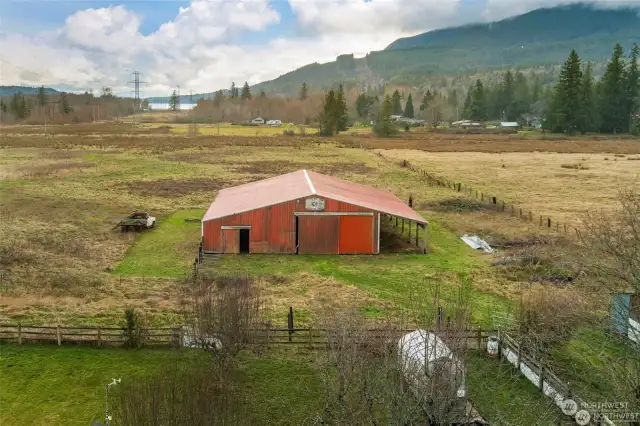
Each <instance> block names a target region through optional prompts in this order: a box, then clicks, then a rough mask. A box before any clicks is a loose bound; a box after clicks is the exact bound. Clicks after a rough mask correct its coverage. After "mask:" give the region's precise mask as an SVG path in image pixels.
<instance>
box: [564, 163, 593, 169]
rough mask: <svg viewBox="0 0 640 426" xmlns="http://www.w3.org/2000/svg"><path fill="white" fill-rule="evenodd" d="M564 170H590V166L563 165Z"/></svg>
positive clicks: (577, 164) (578, 164)
mask: <svg viewBox="0 0 640 426" xmlns="http://www.w3.org/2000/svg"><path fill="white" fill-rule="evenodd" d="M561 167H562V168H563V169H573V170H589V166H585V165H584V164H582V163H576V164H563V165H562V166H561Z"/></svg>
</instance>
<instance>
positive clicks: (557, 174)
mask: <svg viewBox="0 0 640 426" xmlns="http://www.w3.org/2000/svg"><path fill="white" fill-rule="evenodd" d="M638 145H640V141H639V142H638ZM383 152H384V155H386V156H389V157H391V158H395V159H396V160H398V161H400V160H402V159H409V161H410V162H411V164H413V165H415V166H416V167H419V168H422V169H425V170H427V171H429V172H430V173H433V174H435V175H437V176H441V177H444V178H447V179H450V180H453V181H455V182H462V183H464V184H467V185H470V186H472V187H474V188H476V189H477V190H478V191H481V192H484V193H485V196H487V197H488V196H489V195H492V196H498V198H499V199H501V200H505V201H506V202H507V203H510V204H511V203H515V204H517V205H519V206H520V207H522V208H524V209H526V210H532V211H533V212H537V213H538V214H542V215H544V216H545V217H546V216H551V217H552V218H553V219H555V220H559V221H561V222H563V223H565V222H566V223H572V224H574V225H575V224H578V223H579V221H580V219H581V216H582V215H583V214H584V213H585V212H586V211H588V210H590V209H594V208H595V209H604V210H611V209H612V208H615V207H617V205H616V199H617V196H618V189H620V188H621V187H623V186H624V185H628V184H629V183H630V182H634V181H636V182H638V181H640V155H638V154H635V155H634V154H629V155H626V154H607V153H588V154H558V153H552V152H528V153H519V152H518V153H494V154H488V153H480V152H474V153H465V154H464V155H460V154H457V153H432V152H423V151H414V150H385V151H383ZM536 219H537V216H536Z"/></svg>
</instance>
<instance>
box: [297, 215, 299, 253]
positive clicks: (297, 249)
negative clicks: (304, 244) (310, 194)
mask: <svg viewBox="0 0 640 426" xmlns="http://www.w3.org/2000/svg"><path fill="white" fill-rule="evenodd" d="M298 219H299V217H298V216H296V254H298V224H299V221H298Z"/></svg>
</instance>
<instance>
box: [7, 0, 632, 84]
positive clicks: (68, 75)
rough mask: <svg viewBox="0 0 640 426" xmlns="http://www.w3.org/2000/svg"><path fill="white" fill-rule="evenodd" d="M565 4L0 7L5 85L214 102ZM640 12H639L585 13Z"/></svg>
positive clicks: (301, 0) (283, 1)
mask: <svg viewBox="0 0 640 426" xmlns="http://www.w3.org/2000/svg"><path fill="white" fill-rule="evenodd" d="M570 3H576V2H575V1H572V0H404V1H399V0H288V1H287V0H276V1H270V0H247V1H243V0H191V1H179V0H175V1H174V0H154V1H150V0H134V1H118V0H114V1H113V2H108V1H102V0H93V1H87V0H66V1H65V0H63V1H59V0H33V1H30V0H0V84H2V85H14V84H15V85H35V86H39V85H45V86H52V87H58V88H63V89H64V88H65V87H66V88H69V87H73V88H76V89H80V90H85V89H90V88H91V89H93V90H94V91H99V89H100V87H102V86H111V87H113V88H114V92H116V93H118V94H122V95H126V94H129V93H130V87H128V86H127V81H129V80H131V79H132V76H131V72H133V71H134V70H138V71H141V72H142V73H143V76H142V79H143V80H144V81H146V82H148V83H147V84H145V85H143V89H144V92H143V95H144V96H166V95H168V94H170V92H171V91H172V90H173V89H174V88H175V87H176V86H177V85H180V86H181V88H182V89H181V91H182V93H188V91H189V90H190V89H191V90H193V91H194V93H195V92H210V91H213V90H217V89H219V88H226V87H228V86H229V85H230V84H231V81H235V82H236V83H237V84H242V83H244V81H248V82H249V83H250V84H255V83H259V82H261V81H264V80H269V79H272V78H275V77H278V76H279V75H281V74H283V73H286V72H288V71H291V70H293V69H295V68H298V67H300V66H302V65H306V64H309V63H312V62H327V61H331V60H334V59H335V57H336V56H337V55H339V54H342V53H355V54H356V55H357V56H361V55H364V54H366V53H367V52H370V51H372V50H380V49H383V48H384V47H386V46H387V45H388V44H389V43H391V42H392V41H394V40H395V39H397V38H399V37H404V36H409V35H415V34H419V33H422V32H425V31H429V30H432V29H437V28H443V27H447V26H452V25H459V24H464V23H469V22H478V21H484V22H486V21H493V20H497V19H502V18H506V17H509V16H514V15H518V14H521V13H524V12H527V11H530V10H533V9H536V8H539V7H544V6H556V5H561V4H570ZM589 3H594V4H598V5H605V6H616V5H621V4H622V5H630V4H631V5H640V0H622V1H620V0H599V1H589Z"/></svg>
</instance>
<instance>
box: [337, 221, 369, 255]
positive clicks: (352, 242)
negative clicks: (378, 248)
mask: <svg viewBox="0 0 640 426" xmlns="http://www.w3.org/2000/svg"><path fill="white" fill-rule="evenodd" d="M377 216H378V215H375V216H339V217H340V254H371V253H375V241H374V230H376V228H375V224H376V222H375V220H376V219H377ZM376 235H377V234H376ZM367 237H368V238H367Z"/></svg>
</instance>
